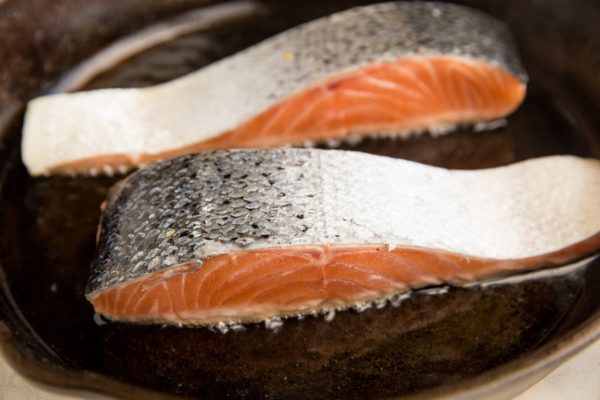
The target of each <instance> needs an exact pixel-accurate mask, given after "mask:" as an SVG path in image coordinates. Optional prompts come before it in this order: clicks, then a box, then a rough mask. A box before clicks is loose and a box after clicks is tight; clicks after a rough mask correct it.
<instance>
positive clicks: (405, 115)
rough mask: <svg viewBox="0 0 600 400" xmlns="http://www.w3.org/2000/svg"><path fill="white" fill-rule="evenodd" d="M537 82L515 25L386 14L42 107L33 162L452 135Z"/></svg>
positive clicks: (97, 166)
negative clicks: (159, 80)
mask: <svg viewBox="0 0 600 400" xmlns="http://www.w3.org/2000/svg"><path fill="white" fill-rule="evenodd" d="M527 81H528V76H527V73H526V72H525V70H524V68H523V66H522V65H521V62H520V59H519V55H518V51H517V49H516V46H515V44H514V41H513V39H512V36H511V34H510V32H509V30H508V27H507V26H506V25H504V24H503V23H502V22H500V21H498V20H496V19H494V18H492V17H491V16H489V15H486V14H483V13H481V12H479V11H476V10H473V9H470V8H467V7H462V6H457V5H454V4H444V3H428V2H392V3H383V4H375V5H370V6H365V7H358V8H353V9H350V10H347V11H343V12H340V13H336V14H333V15H330V16H327V17H323V18H320V19H317V20H314V21H311V22H308V23H306V24H303V25H300V26H298V27H294V28H291V29H290V30H288V31H285V32H283V33H280V34H278V35H275V36H273V37H271V38H269V39H267V40H265V41H263V42H261V43H258V44H256V45H254V46H251V47H249V48H248V49H245V50H243V51H241V52H239V53H236V54H233V55H231V56H229V57H226V58H224V59H222V60H219V61H216V62H214V63H212V64H210V65H208V66H206V67H204V68H201V69H199V70H198V71H196V72H193V73H191V74H189V75H186V76H183V77H181V78H178V79H175V80H173V81H170V82H166V83H163V84H159V85H155V86H151V87H146V88H128V89H123V88H110V89H101V90H91V91H83V92H77V93H61V94H53V95H48V96H42V97H39V98H36V99H33V100H32V101H31V102H30V103H29V104H28V107H27V112H26V115H25V123H24V128H23V139H22V154H23V161H24V164H25V165H26V167H27V169H28V171H29V173H30V174H31V175H42V174H86V173H87V174H92V175H94V174H98V173H101V172H104V173H107V174H110V173H112V172H114V171H126V170H127V169H129V168H134V167H138V166H140V165H143V164H147V163H149V162H154V161H157V160H161V159H167V158H170V157H176V156H179V155H183V154H191V153H195V152H200V151H208V150H219V149H231V148H268V147H279V146H284V145H285V146H287V145H294V146H300V145H302V146H309V147H312V145H313V144H317V143H329V144H331V145H335V144H337V143H339V142H340V141H343V140H347V141H349V142H350V143H356V142H357V141H360V140H361V139H363V138H365V137H369V136H373V135H376V136H377V135H385V136H393V137H397V138H405V137H407V136H408V135H415V134H420V133H422V132H424V131H429V132H431V133H432V134H441V133H446V132H449V131H451V130H452V129H453V128H454V127H456V126H457V125H461V124H475V123H479V122H486V121H490V120H495V119H501V118H504V117H506V116H508V115H509V114H510V113H512V112H513V111H514V110H515V109H516V108H517V107H518V106H519V105H520V104H521V103H522V101H523V99H524V97H525V93H526V88H527ZM479 126H481V127H485V124H480V125H479Z"/></svg>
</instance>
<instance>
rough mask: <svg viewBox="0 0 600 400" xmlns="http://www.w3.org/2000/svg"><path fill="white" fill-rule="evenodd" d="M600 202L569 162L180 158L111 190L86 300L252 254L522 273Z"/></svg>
mask: <svg viewBox="0 0 600 400" xmlns="http://www.w3.org/2000/svg"><path fill="white" fill-rule="evenodd" d="M573 177H576V179H574V178H573ZM556 188H561V190H556ZM599 202H600V161H598V160H592V159H581V158H577V157H572V156H552V157H544V158H539V159H532V160H528V161H524V162H519V163H516V164H512V165H509V166H505V167H498V168H491V169H485V170H476V171H460V170H456V171H453V170H447V169H443V168H437V167H431V166H426V165H423V164H419V163H415V162H411V161H405V160H399V159H391V158H387V157H381V156H374V155H369V154H365V153H358V152H349V151H338V150H318V149H272V150H257V149H251V150H230V151H217V152H209V153H202V154H197V155H189V156H183V157H179V158H175V159H172V160H168V161H164V162H160V163H156V164H153V165H150V166H147V167H144V168H142V169H140V170H139V171H137V172H135V173H133V174H132V175H130V176H129V177H127V178H126V179H124V180H123V181H121V182H120V183H118V184H117V185H116V186H115V187H114V188H113V189H112V190H111V192H110V194H109V196H108V198H107V200H106V203H105V206H104V212H103V218H102V222H101V226H100V231H99V243H98V248H97V253H96V257H95V260H94V262H93V265H92V268H91V277H90V280H89V285H88V288H87V294H88V295H90V294H93V293H94V292H97V291H100V290H103V289H106V288H109V287H111V286H115V285H119V284H122V283H126V282H129V281H131V280H133V279H136V278H139V277H142V276H145V275H150V274H153V273H156V272H159V271H163V270H166V269H169V268H173V267H177V266H179V265H183V264H192V265H196V266H197V268H202V263H203V261H204V260H206V259H207V258H210V257H212V256H216V255H220V254H226V253H230V252H236V251H242V250H253V249H260V248H281V247H289V246H303V245H323V244H327V245H338V244H339V245H358V246H360V245H364V244H386V245H388V246H390V248H394V247H396V246H419V247H424V248H430V249H437V250H445V251H451V252H455V253H459V254H465V255H466V256H475V257H482V258H497V259H520V258H524V257H531V256H536V255H540V254H546V253H550V252H553V251H556V250H558V249H561V248H563V247H565V246H568V245H571V244H573V243H577V242H579V241H582V240H584V239H586V238H588V237H590V236H592V235H594V234H595V233H597V232H598V231H600V209H599V208H598V207H597V204H598V203H599Z"/></svg>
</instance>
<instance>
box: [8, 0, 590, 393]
mask: <svg viewBox="0 0 600 400" xmlns="http://www.w3.org/2000/svg"><path fill="white" fill-rule="evenodd" d="M208 3H216V2H209V1H191V0H172V1H159V0H151V1H149V0H133V1H131V0H130V1H127V2H114V1H108V0H106V1H100V0H97V1H94V2H83V1H75V0H55V1H53V2H47V1H45V0H9V1H6V2H4V3H2V4H1V5H0V60H2V63H0V289H1V290H0V316H1V318H2V321H1V323H0V331H1V332H2V335H1V337H2V342H1V347H2V349H3V352H4V354H5V355H6V356H7V358H8V360H9V361H10V362H11V363H12V365H13V366H14V367H15V368H16V369H17V370H18V371H20V372H22V373H23V374H25V375H26V376H28V377H30V378H33V379H34V380H36V381H37V382H44V383H46V384H51V385H54V386H60V387H65V388H78V389H87V390H94V391H99V392H104V393H107V394H112V395H116V396H120V397H123V398H141V397H143V398H162V397H172V396H178V395H179V396H187V397H200V398H220V397H230V398H259V397H263V398H303V399H305V398H323V397H336V398H345V399H350V398H361V399H362V398H402V399H406V398H481V397H484V396H485V397H486V398H492V397H491V396H495V397H494V398H509V397H510V396H512V395H514V394H516V393H517V392H518V391H520V390H522V389H523V388H525V387H527V386H528V385H531V384H532V383H534V382H535V381H536V380H537V379H540V378H541V377H542V376H543V375H544V374H546V373H548V372H549V371H550V370H551V369H552V368H554V367H555V366H556V365H558V363H560V362H561V361H562V360H564V359H565V358H566V357H568V356H569V355H571V354H573V353H574V352H575V351H577V350H579V349H580V348H582V347H583V346H585V345H587V344H588V343H590V342H591V341H592V340H594V339H595V338H596V337H598V335H599V334H600V298H599V297H598V296H597V293H598V290H599V289H600V262H599V261H597V260H596V261H590V262H587V263H584V264H583V265H578V266H574V267H570V268H563V269H561V270H558V271H553V273H550V274H548V273H544V274H542V275H541V276H538V275H534V276H529V277H528V278H527V279H520V280H518V281H516V282H498V283H495V284H492V285H486V286H485V287H470V288H442V290H439V288H437V289H436V290H434V291H431V290H429V291H428V290H425V291H419V292H415V293H413V295H412V296H411V297H410V298H409V299H408V300H406V301H405V302H403V303H402V304H401V305H400V306H398V307H391V306H390V307H386V308H383V309H371V310H368V311H365V312H363V313H358V312H354V311H349V312H344V313H338V315H337V316H336V317H335V318H334V319H333V321H331V322H326V321H324V320H323V319H322V318H318V317H309V318H306V319H305V320H303V321H293V320H292V321H287V322H286V323H285V324H284V325H283V327H282V328H280V329H279V330H277V331H273V330H269V329H266V328H265V327H264V326H262V325H252V326H249V327H248V329H247V330H246V331H244V332H235V333H228V334H225V335H224V334H221V333H218V332H213V331H210V330H208V329H204V328H199V329H189V328H183V329H181V328H173V327H160V326H134V325H127V324H115V323H113V324H106V325H101V326H98V325H97V324H96V323H95V322H94V319H93V310H92V308H91V307H90V305H89V304H88V303H87V302H86V301H85V300H84V297H83V294H84V289H85V283H86V279H87V275H88V265H89V262H90V260H91V257H92V253H93V249H94V234H95V231H96V226H97V222H98V217H99V208H98V207H99V204H100V203H101V201H102V200H103V198H104V196H105V194H106V191H107V189H108V188H109V187H110V185H111V184H113V183H114V182H115V181H116V179H115V178H65V177H62V178H61V177H53V178H35V179H32V178H30V177H29V176H28V175H27V173H26V171H25V169H24V167H23V165H22V164H21V161H20V155H19V140H20V129H21V123H22V116H23V110H24V104H26V101H27V100H28V99H29V98H31V97H34V96H36V95H39V94H42V93H47V92H49V91H61V90H74V89H86V88H88V89H89V88H100V87H110V86H144V85H149V84H154V83H157V82H162V81H165V80H169V79H172V78H174V77H177V76H180V75H182V74H185V73H187V72H189V71H192V70H195V69H197V68H199V67H201V66H203V65H206V64H207V63H209V62H211V61H214V60H216V59H218V58H221V57H223V56H225V55H227V54H230V53H232V52H235V51H237V50H239V49H242V48H244V47H246V46H248V45H251V44H253V43H255V42H257V41H260V40H261V39H263V38H265V37H268V36H269V35H272V34H274V33H276V32H279V31H281V30H283V29H286V28H288V27H290V26H293V25H297V24H299V23H301V22H304V21H307V20H310V19H312V18H315V17H318V16H320V15H324V14H328V13H331V12H333V11H336V10H341V9H344V8H347V7H349V6H352V5H355V4H359V3H363V2H359V1H350V0H348V1H346V0H341V1H324V0H320V1H305V2H302V6H299V5H298V2H293V1H256V2H220V3H227V4H225V5H223V4H220V5H217V6H215V5H208ZM463 3H465V4H468V5H471V6H475V7H478V8H481V9H483V10H485V11H487V12H489V13H491V14H493V15H495V16H497V17H499V18H501V19H503V20H505V21H507V22H508V23H509V24H510V25H511V27H512V29H513V30H514V32H515V34H516V36H517V39H518V44H519V46H520V49H521V50H522V56H523V60H524V63H525V66H526V68H527V69H528V71H529V73H530V75H531V82H530V89H529V94H528V96H527V99H526V101H525V103H524V104H523V106H522V107H521V109H520V110H519V111H517V112H516V113H515V114H514V115H513V116H511V117H510V118H509V119H508V124H507V125H506V126H505V127H503V128H499V129H496V130H494V131H492V132H486V133H484V134H481V133H476V132H472V131H470V130H469V129H463V130H461V131H459V132H457V133H455V134H452V135H449V136H447V137H444V138H437V139H432V138H429V137H422V138H417V139H411V140H408V141H406V142H397V141H392V140H371V141H367V142H366V143H363V144H361V145H360V147H358V148H355V149H356V150H360V151H368V152H373V153H379V154H386V155H390V156H395V157H402V158H407V159H412V160H417V161H421V162H425V163H429V164H434V165H441V166H446V167H452V168H482V167H489V166H495V165H503V164H507V163H511V162H514V161H517V160H522V159H526V158H531V157H536V156H542V155H548V154H561V153H571V154H576V155H580V156H589V157H600V119H599V118H600V78H599V77H598V76H597V74H596V71H597V70H598V67H599V66H600V51H599V49H600V35H599V34H598V28H597V27H596V25H597V21H598V20H600V6H599V5H598V4H597V3H596V2H595V1H593V0H590V1H584V0H578V1H567V0H562V1H546V0H531V1H528V2H521V1H464V2H463ZM207 5H208V6H207ZM157 21H160V22H159V25H154V24H155V23H156V22H157ZM148 26H151V27H150V28H146V27H148ZM133 33H135V35H134V36H133V37H131V36H129V37H128V39H126V40H125V41H124V42H123V41H121V42H119V43H120V44H118V45H116V47H115V46H113V47H107V46H109V44H110V43H112V42H114V41H115V40H117V39H118V38H122V37H127V36H128V35H131V34H133ZM103 48H108V50H105V51H103V52H99V51H100V50H101V49H103ZM94 54H96V56H95V57H92V58H90V57H91V56H92V55H94ZM86 59H88V61H87V62H86V63H84V64H81V62H82V61H83V60H86ZM90 60H91V61H90ZM76 66H78V67H77V68H76ZM599 206H600V205H599Z"/></svg>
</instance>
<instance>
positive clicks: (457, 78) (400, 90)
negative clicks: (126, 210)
mask: <svg viewBox="0 0 600 400" xmlns="http://www.w3.org/2000/svg"><path fill="white" fill-rule="evenodd" d="M448 93H458V95H457V96H448ZM525 94H526V83H525V82H522V81H520V80H519V79H518V78H517V77H515V76H514V75H512V74H511V73H509V72H508V71H506V70H504V69H503V68H501V67H498V66H494V65H492V64H490V63H488V62H484V61H479V60H473V59H469V58H465V57H458V56H439V55H437V56H421V57H405V58H401V59H399V60H396V61H390V62H383V63H377V64H372V65H368V66H365V67H362V68H358V69H356V70H353V71H350V72H346V73H342V74H339V75H336V76H335V77H333V78H330V79H329V80H327V81H325V82H321V83H319V84H315V85H312V86H310V87H308V88H307V89H305V90H302V91H301V92H299V93H296V94H292V95H290V96H288V97H287V98H285V99H283V100H281V101H279V102H277V103H275V104H274V105H273V106H271V107H269V108H268V109H267V110H265V111H263V112H261V113H259V114H258V115H256V116H255V117H253V118H250V119H249V120H247V121H246V122H244V123H242V124H241V125H240V126H238V127H237V128H236V129H233V130H231V131H228V132H224V133H221V134H217V135H216V136H211V137H209V138H208V139H206V140H201V141H199V142H196V143H191V144H189V145H185V146H182V147H178V148H175V149H169V150H165V151H162V152H160V153H155V154H150V153H142V154H106V155H98V156H93V157H86V158H82V159H79V160H75V161H69V162H66V163H63V164H60V165H56V166H54V167H51V168H49V169H48V173H57V174H81V173H88V174H90V175H96V174H106V175H112V174H113V173H115V172H120V173H123V172H125V171H127V170H129V169H131V168H134V167H136V166H138V165H143V164H146V163H150V162H154V161H159V160H162V159H167V158H171V157H175V156H179V155H184V154H190V153H196V152H201V151H208V150H222V149H233V148H265V147H278V146H283V145H293V146H298V145H312V144H315V143H325V142H328V141H329V142H332V141H333V142H339V141H349V142H350V143H356V142H357V141H359V140H360V139H361V138H363V137H366V136H372V135H385V136H391V137H398V138H406V137H408V136H411V135H414V134H415V133H418V132H423V131H429V132H432V133H433V134H443V133H447V132H450V131H451V130H453V129H455V128H456V126H459V125H465V124H476V123H481V122H488V121H492V120H496V119H499V118H503V117H505V116H507V115H509V114H510V113H512V112H513V111H514V110H515V109H516V108H517V107H518V106H519V105H520V104H521V103H522V102H523V100H524V98H525Z"/></svg>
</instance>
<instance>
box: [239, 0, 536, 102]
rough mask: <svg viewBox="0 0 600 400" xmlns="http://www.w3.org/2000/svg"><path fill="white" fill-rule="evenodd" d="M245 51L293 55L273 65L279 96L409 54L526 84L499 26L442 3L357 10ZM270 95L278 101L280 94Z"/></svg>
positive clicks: (514, 52) (511, 46)
mask: <svg viewBox="0 0 600 400" xmlns="http://www.w3.org/2000/svg"><path fill="white" fill-rule="evenodd" d="M248 51H249V52H252V51H258V53H259V54H262V53H265V54H277V55H279V54H281V53H285V52H290V53H292V54H293V56H294V60H297V62H290V63H285V64H283V65H282V64H281V63H278V66H279V67H280V68H282V71H279V72H278V74H276V75H275V76H274V77H273V78H274V79H278V78H281V79H279V82H278V83H279V84H280V86H279V87H280V90H278V92H281V93H286V92H288V91H290V90H292V91H293V90H294V89H295V86H297V85H298V83H297V82H307V81H311V78H315V77H325V76H328V75H331V74H333V73H339V72H340V71H343V70H347V69H351V68H356V67H360V66H362V65H368V64H371V63H376V62H384V61H396V60H397V59H399V58H402V57H406V56H411V55H445V56H457V57H466V58H472V59H475V60H480V61H484V62H486V63H490V64H492V65H496V66H499V67H501V68H504V69H506V70H507V71H509V72H510V73H512V74H514V75H515V76H517V77H518V78H519V79H520V80H521V81H523V82H526V81H527V80H528V76H527V73H526V72H525V70H524V68H523V66H522V65H521V62H520V60H519V57H518V51H517V49H516V46H515V43H514V41H513V38H512V35H511V33H510V31H509V29H508V27H507V26H506V25H505V24H504V23H502V22H500V21H498V20H497V19H495V18H493V17H491V16H489V15H487V14H485V13H483V12H481V11H478V10H475V9H472V8H470V7H464V6H459V5H455V4H448V3H437V2H389V3H381V4H374V5H369V6H365V7H357V8H353V9H350V10H348V11H345V12H341V13H337V14H332V15H330V16H327V17H324V18H321V19H319V20H316V21H312V22H309V23H307V24H305V25H303V26H300V27H298V28H295V29H292V30H289V31H287V32H285V33H284V34H282V35H278V36H276V37H273V38H272V39H269V40H266V41H265V42H263V43H262V44H260V45H259V46H256V47H255V48H254V49H249V50H248ZM265 57H267V56H265ZM286 69H287V70H286ZM279 75H281V76H279ZM282 86H283V87H282ZM273 96H274V97H276V98H279V97H281V95H280V93H275V94H274V95H273Z"/></svg>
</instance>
